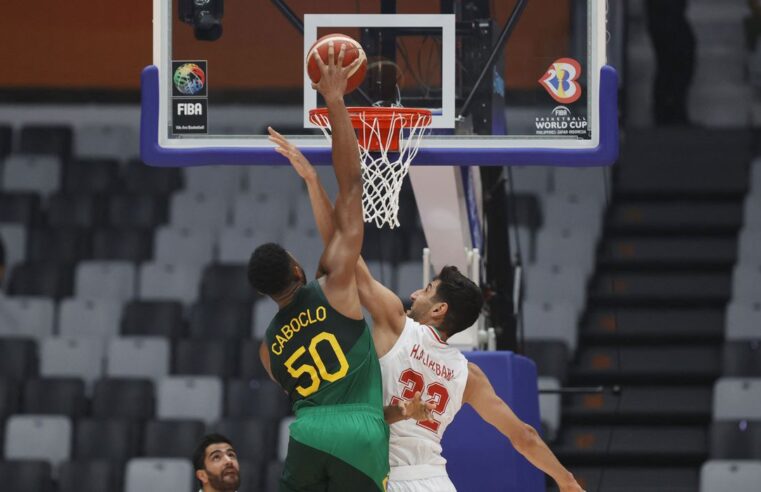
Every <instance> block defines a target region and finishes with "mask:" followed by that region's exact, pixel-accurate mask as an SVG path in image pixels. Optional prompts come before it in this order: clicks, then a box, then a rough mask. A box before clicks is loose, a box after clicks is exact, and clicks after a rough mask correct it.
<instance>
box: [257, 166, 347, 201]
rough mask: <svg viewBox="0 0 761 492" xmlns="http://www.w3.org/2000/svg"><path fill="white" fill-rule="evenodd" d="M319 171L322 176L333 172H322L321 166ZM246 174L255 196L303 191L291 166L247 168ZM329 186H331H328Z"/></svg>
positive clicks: (290, 193)
mask: <svg viewBox="0 0 761 492" xmlns="http://www.w3.org/2000/svg"><path fill="white" fill-rule="evenodd" d="M326 169H329V168H326ZM317 171H318V173H320V176H324V174H325V173H326V172H330V173H332V172H333V170H332V169H329V170H328V171H320V167H319V166H318V167H317ZM244 172H245V173H246V176H245V178H246V185H247V188H248V191H249V193H251V194H254V195H273V194H275V195H277V194H279V195H285V196H289V195H292V194H293V193H295V192H297V191H298V190H299V189H301V188H300V187H301V186H302V184H301V182H300V181H301V180H299V179H294V178H296V176H294V173H293V170H292V169H289V166H247V167H246V168H245V169H244ZM334 180H335V178H334ZM327 186H331V185H330V184H328V185H327ZM326 189H327V188H326Z"/></svg>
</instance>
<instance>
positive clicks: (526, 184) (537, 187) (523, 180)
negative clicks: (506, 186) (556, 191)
mask: <svg viewBox="0 0 761 492" xmlns="http://www.w3.org/2000/svg"><path fill="white" fill-rule="evenodd" d="M551 170H552V168H550V167H545V166H511V167H510V172H511V174H512V177H513V182H512V189H513V191H515V192H518V193H521V192H526V193H540V194H544V193H549V191H550V174H551Z"/></svg>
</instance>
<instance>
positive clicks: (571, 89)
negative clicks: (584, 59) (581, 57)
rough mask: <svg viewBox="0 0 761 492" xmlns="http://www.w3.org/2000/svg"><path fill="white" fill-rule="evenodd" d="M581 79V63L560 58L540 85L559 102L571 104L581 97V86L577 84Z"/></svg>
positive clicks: (549, 69) (541, 80)
mask: <svg viewBox="0 0 761 492" xmlns="http://www.w3.org/2000/svg"><path fill="white" fill-rule="evenodd" d="M579 77H581V65H579V62H577V61H576V60H574V59H572V58H560V59H558V60H555V61H554V62H553V63H552V65H550V66H549V68H547V71H546V72H545V73H544V76H543V77H542V78H541V79H539V83H540V84H541V85H542V87H544V89H545V90H546V91H547V93H548V94H549V95H550V96H552V98H553V99H554V100H556V101H557V102H559V103H561V104H571V103H573V102H576V101H577V100H578V99H579V98H580V97H581V85H579V83H578V82H576V80H578V78H579Z"/></svg>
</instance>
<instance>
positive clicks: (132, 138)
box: [74, 123, 138, 159]
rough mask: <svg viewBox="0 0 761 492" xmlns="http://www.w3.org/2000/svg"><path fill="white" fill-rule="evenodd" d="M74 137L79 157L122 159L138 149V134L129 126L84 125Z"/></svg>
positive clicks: (114, 124)
mask: <svg viewBox="0 0 761 492" xmlns="http://www.w3.org/2000/svg"><path fill="white" fill-rule="evenodd" d="M74 137H75V139H74V143H75V149H76V155H78V156H86V157H100V158H102V157H113V158H118V159H121V158H123V157H125V156H130V155H133V154H134V153H135V152H136V151H137V148H138V137H137V132H136V131H135V128H134V127H133V126H131V125H128V124H123V125H120V124H116V123H113V124H102V123H101V124H87V125H82V126H81V127H79V128H77V132H76V134H75V135H74Z"/></svg>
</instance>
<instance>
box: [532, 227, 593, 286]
mask: <svg viewBox="0 0 761 492" xmlns="http://www.w3.org/2000/svg"><path fill="white" fill-rule="evenodd" d="M596 248H597V245H596V243H595V238H594V237H593V236H592V234H590V231H587V230H584V229H582V228H579V227H572V226H571V225H570V224H569V225H565V226H548V227H544V228H542V229H541V230H540V231H539V234H537V238H536V262H537V263H545V264H546V263H549V264H557V265H574V266H577V267H578V268H580V269H581V270H582V271H583V272H584V275H585V276H586V277H587V278H589V276H590V275H591V274H592V271H593V270H594V265H595V253H596Z"/></svg>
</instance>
